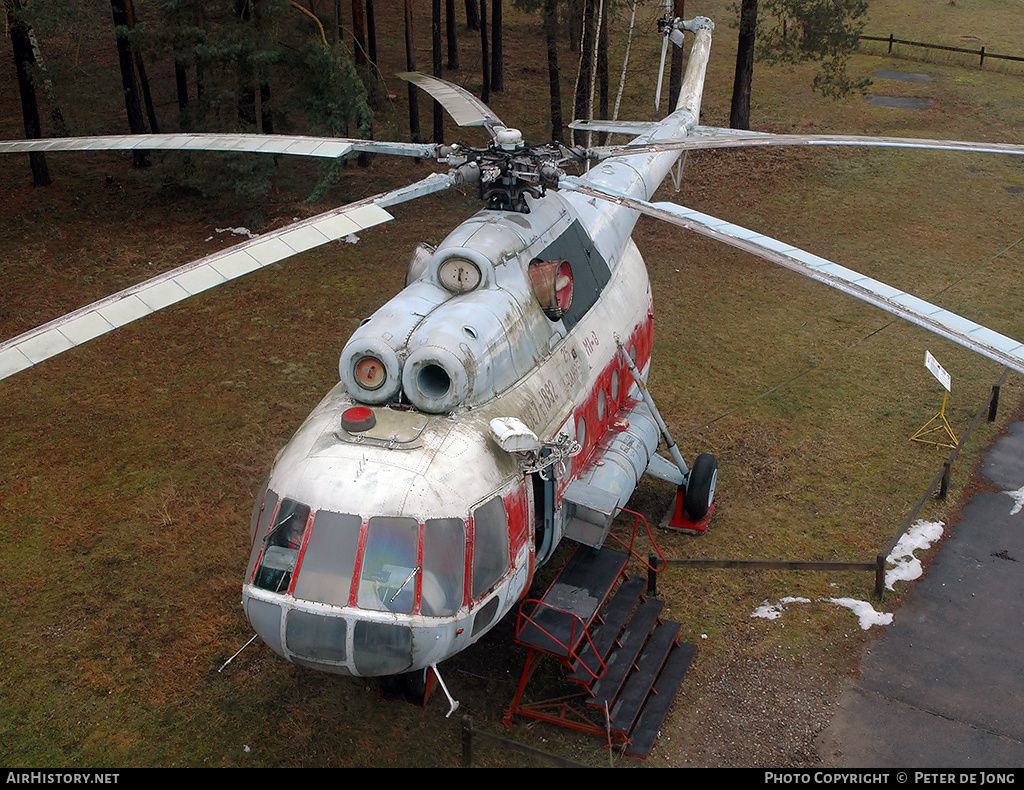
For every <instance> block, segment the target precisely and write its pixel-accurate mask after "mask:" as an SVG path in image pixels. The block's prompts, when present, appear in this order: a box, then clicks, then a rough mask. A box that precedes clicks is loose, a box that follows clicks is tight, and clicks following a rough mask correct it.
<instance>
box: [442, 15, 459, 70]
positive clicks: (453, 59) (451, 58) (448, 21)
mask: <svg viewBox="0 0 1024 790" xmlns="http://www.w3.org/2000/svg"><path fill="white" fill-rule="evenodd" d="M444 23H445V37H446V38H447V40H448V68H449V69H452V70H453V71H454V70H455V69H457V68H458V67H459V31H458V26H457V25H456V21H455V0H445V4H444Z"/></svg>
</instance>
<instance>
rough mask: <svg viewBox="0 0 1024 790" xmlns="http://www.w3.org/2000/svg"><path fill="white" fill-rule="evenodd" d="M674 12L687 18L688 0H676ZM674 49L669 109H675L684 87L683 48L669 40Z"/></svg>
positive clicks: (669, 82) (679, 16) (676, 15)
mask: <svg viewBox="0 0 1024 790" xmlns="http://www.w3.org/2000/svg"><path fill="white" fill-rule="evenodd" d="M672 14H673V15H674V16H675V17H677V18H678V19H685V18H686V0H675V2H674V3H673V6H672ZM669 47H670V48H671V49H672V71H671V74H670V76H669V80H668V98H669V111H674V110H675V108H676V104H677V103H678V102H679V91H681V90H682V89H683V48H682V47H677V46H676V45H675V44H673V43H671V42H669Z"/></svg>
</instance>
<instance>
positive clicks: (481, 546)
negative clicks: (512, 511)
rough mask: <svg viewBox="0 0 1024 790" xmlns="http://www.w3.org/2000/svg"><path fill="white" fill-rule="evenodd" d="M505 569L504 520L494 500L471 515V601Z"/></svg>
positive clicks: (500, 505) (502, 506)
mask: <svg viewBox="0 0 1024 790" xmlns="http://www.w3.org/2000/svg"><path fill="white" fill-rule="evenodd" d="M508 567H509V559H508V516H507V515H506V514H505V503H504V502H502V500H501V497H500V496H496V497H494V498H493V499H491V500H490V501H488V502H486V503H485V504H483V505H481V506H480V507H478V508H477V509H476V510H474V511H473V598H474V599H477V598H480V597H481V596H483V595H485V594H486V593H487V592H488V591H489V590H490V589H491V588H492V587H493V586H494V585H495V584H496V583H497V581H498V579H500V578H501V577H502V576H503V575H504V574H505V572H506V571H507V570H508Z"/></svg>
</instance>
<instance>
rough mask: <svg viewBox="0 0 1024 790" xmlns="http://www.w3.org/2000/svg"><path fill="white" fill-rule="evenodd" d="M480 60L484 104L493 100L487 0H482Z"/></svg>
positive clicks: (481, 96)
mask: <svg viewBox="0 0 1024 790" xmlns="http://www.w3.org/2000/svg"><path fill="white" fill-rule="evenodd" d="M480 60H481V69H480V70H481V71H482V72H483V77H484V87H483V92H482V93H481V95H480V98H481V99H482V100H483V102H484V104H486V103H487V102H489V101H490V100H491V57H490V53H489V52H488V49H487V0H480Z"/></svg>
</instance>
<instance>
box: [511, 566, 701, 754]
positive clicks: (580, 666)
mask: <svg viewBox="0 0 1024 790" xmlns="http://www.w3.org/2000/svg"><path fill="white" fill-rule="evenodd" d="M625 560H626V558H625V556H624V555H622V554H620V553H619V552H615V551H611V550H609V549H591V548H588V547H585V546H581V547H579V548H578V549H577V550H576V552H575V553H574V554H573V557H572V558H570V560H569V562H568V563H567V564H566V567H565V569H564V570H563V572H562V574H561V575H560V576H559V577H558V579H556V580H555V581H554V582H553V583H552V585H551V587H549V588H548V591H547V592H546V593H545V594H544V596H543V597H542V599H541V603H540V604H539V605H538V606H537V607H536V608H535V609H534V611H533V613H532V614H531V615H530V617H531V621H532V622H528V623H527V624H526V625H525V626H524V627H522V628H521V629H520V631H519V633H518V634H517V636H516V641H517V642H520V643H521V644H524V645H526V646H528V647H530V648H531V649H533V650H540V651H542V652H545V653H550V654H552V655H554V656H556V657H558V658H559V659H560V660H562V662H563V664H564V665H565V666H566V668H567V674H566V678H567V679H568V680H571V681H573V682H575V683H579V684H580V685H582V686H583V687H584V689H585V698H586V702H585V707H587V708H589V709H590V710H591V711H594V713H592V714H591V716H592V717H593V718H595V719H598V720H599V721H600V725H599V726H595V728H594V733H595V734H599V735H603V734H604V733H605V728H606V726H607V728H608V729H609V730H610V731H611V732H612V733H613V734H614V735H616V736H618V738H619V739H620V740H622V741H624V742H625V743H626V754H629V755H632V756H635V757H646V756H647V755H648V754H649V753H650V751H651V749H652V748H653V746H654V743H655V741H656V740H657V737H658V732H659V730H660V729H661V726H662V724H663V723H664V721H665V718H666V717H667V716H668V713H669V709H670V706H671V704H672V701H673V700H674V699H675V697H676V695H677V694H678V691H679V688H680V687H681V685H682V682H683V678H684V677H685V675H686V672H687V670H688V669H689V666H690V663H691V661H692V660H693V657H694V655H695V654H696V652H697V647H696V645H692V644H687V643H682V642H680V641H679V632H680V629H681V626H680V624H679V623H675V622H671V621H668V620H663V619H662V617H661V613H662V610H663V608H664V602H663V601H660V600H658V599H656V598H652V597H648V596H646V595H645V594H644V587H645V581H644V580H641V579H639V578H630V577H629V576H628V575H627V574H626V573H625ZM616 568H617V570H616ZM613 573H614V574H615V576H614V578H611V579H610V578H609V577H610V575H611V574H613ZM620 581H621V583H620V584H619V585H618V589H615V585H616V583H618V582H620ZM613 590H614V592H613ZM548 607H551V608H550V609H549V608H548ZM574 617H578V618H580V619H579V620H576V621H575V625H574V627H571V624H570V622H569V621H571V620H573V619H574ZM581 623H585V624H586V633H580V631H582V630H583V629H582V627H581ZM545 632H546V633H545ZM524 678H525V675H524ZM517 704H518V698H517V703H514V704H513V707H514V708H515V707H516V705H517ZM516 712H519V713H523V715H530V714H529V713H526V712H525V711H523V710H516ZM537 718H541V717H540V716H538V717H537ZM606 718H607V722H606ZM545 720H550V719H549V718H546V717H545ZM556 723H558V722H556ZM566 726H571V725H568V724H567V725H566Z"/></svg>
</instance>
